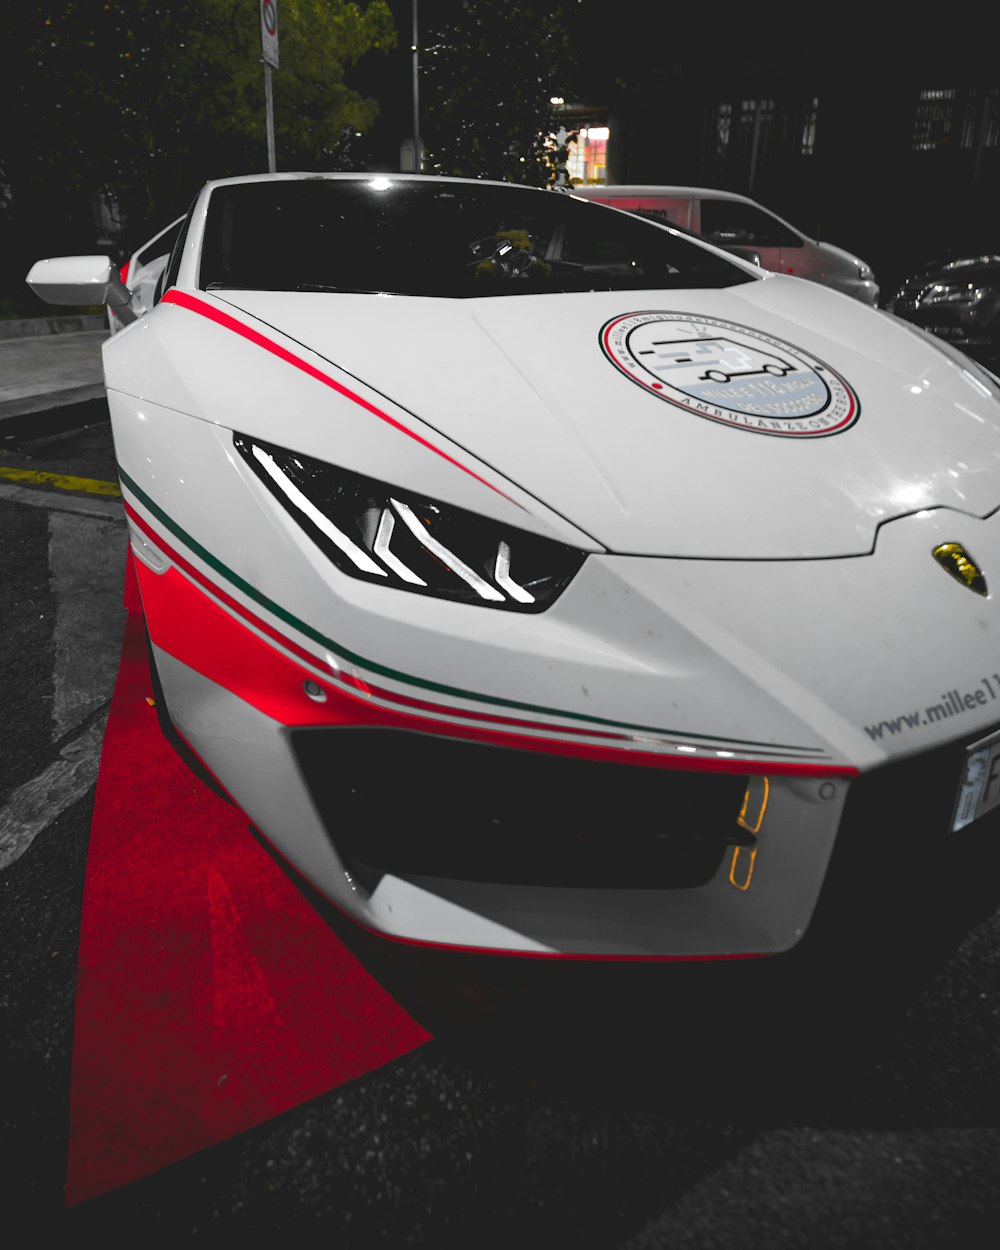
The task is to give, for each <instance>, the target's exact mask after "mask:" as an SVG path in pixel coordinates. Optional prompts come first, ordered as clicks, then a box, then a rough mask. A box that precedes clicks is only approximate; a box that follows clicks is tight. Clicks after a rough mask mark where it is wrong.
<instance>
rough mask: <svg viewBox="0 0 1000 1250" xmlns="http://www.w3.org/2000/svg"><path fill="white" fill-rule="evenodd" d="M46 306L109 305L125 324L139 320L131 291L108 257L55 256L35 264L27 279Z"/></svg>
mask: <svg viewBox="0 0 1000 1250" xmlns="http://www.w3.org/2000/svg"><path fill="white" fill-rule="evenodd" d="M25 281H26V282H27V284H28V286H30V287H31V289H32V290H33V291H34V292H35V294H36V295H37V296H38V297H39V298H40V299H43V300H45V302H46V303H47V304H107V305H108V307H110V308H114V309H115V310H116V311H117V313H118V316H119V317H120V318H121V319H122V320H123V321H135V320H136V319H137V318H136V316H135V314H134V313H133V312H132V310H131V309H130V308H129V307H128V305H129V304H130V303H131V301H132V292H131V291H130V290H129V289H128V287H127V286H126V285H125V283H124V282H123V281H122V279H121V274H120V273H119V272H118V266H117V265H115V263H114V262H113V261H112V260H111V258H110V257H108V256H54V257H52V259H51V260H39V261H36V262H35V264H34V265H32V266H31V269H30V270H29V271H28V276H27V278H26V279H25Z"/></svg>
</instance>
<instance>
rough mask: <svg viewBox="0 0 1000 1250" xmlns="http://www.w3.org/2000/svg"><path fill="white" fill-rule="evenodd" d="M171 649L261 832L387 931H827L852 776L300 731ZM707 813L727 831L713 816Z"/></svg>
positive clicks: (189, 704) (776, 945)
mask: <svg viewBox="0 0 1000 1250" xmlns="http://www.w3.org/2000/svg"><path fill="white" fill-rule="evenodd" d="M154 656H155V660H156V665H157V668H158V670H159V673H160V677H161V681H162V683H163V686H164V688H165V690H167V691H169V694H168V695H167V700H168V707H169V713H170V716H171V719H172V720H173V721H174V724H175V725H176V727H177V729H178V730H179V731H180V733H181V734H182V736H183V737H184V739H185V740H186V741H187V742H188V743H189V744H190V745H191V746H192V748H193V749H194V750H195V751H196V752H197V754H198V755H199V756H200V757H201V758H202V759H203V760H204V761H205V763H206V764H207V765H208V767H209V768H210V769H211V771H212V772H213V773H214V774H215V776H216V777H217V778H218V779H219V781H220V782H221V783H222V785H223V786H224V787H225V788H226V789H227V790H229V791H230V792H231V793H233V794H235V795H238V796H239V801H240V804H241V806H242V807H243V809H244V811H245V812H246V814H247V816H248V818H249V819H250V821H251V822H252V823H253V825H254V826H255V827H256V828H257V829H259V830H260V831H261V832H262V833H263V834H264V835H265V837H267V838H268V840H269V841H270V842H271V843H272V844H273V845H274V846H275V847H276V848H277V850H278V851H279V852H280V853H281V854H282V855H283V857H284V858H286V859H287V860H288V861H289V862H290V863H291V864H292V865H293V866H294V867H295V868H297V869H298V870H299V871H300V872H301V873H302V874H303V875H304V876H305V877H306V878H307V879H308V880H309V881H310V882H312V884H313V885H315V886H316V887H317V888H318V889H319V890H320V891H321V892H322V893H323V894H324V895H325V896H326V897H327V898H328V899H329V900H330V901H331V902H333V903H334V904H335V905H336V906H338V907H339V908H340V909H342V910H343V911H345V912H347V913H348V914H349V915H351V916H352V917H353V918H354V919H355V920H357V921H358V922H360V923H361V924H362V925H365V926H367V927H370V928H372V929H374V930H376V931H378V932H380V933H382V934H385V935H388V936H390V937H394V938H400V939H404V940H408V941H414V942H419V943H429V944H442V945H446V946H450V947H459V948H462V949H471V950H485V951H497V952H506V953H512V954H522V955H536V956H546V955H548V956H559V955H562V956H578V957H592V958H624V959H637V958H638V959H642V958H651V957H652V958H682V959H683V958H710V957H726V956H748V955H762V954H773V953H777V952H780V951H784V950H787V949H789V948H790V947H791V946H793V945H794V944H795V943H796V942H797V941H798V940H799V939H800V938H801V937H802V935H803V934H804V932H805V930H806V928H807V926H808V924H809V919H810V917H811V915H812V912H813V909H814V907H815V905H816V900H817V897H818V895H819V891H820V888H821V886H822V882H823V878H824V874H825V871H826V866H827V862H828V860H829V857H830V854H831V852H832V849H833V845H834V840H835V837H836V833H837V828H838V825H839V823H840V815H841V812H842V810H843V804H844V801H845V799H846V796H847V793H848V788H849V787H848V784H847V781H846V780H843V779H839V778H835V779H830V778H811V777H805V776H803V777H783V776H776V777H769V778H767V779H766V781H765V780H764V778H763V777H762V776H756V777H754V778H752V779H751V778H750V777H746V776H739V777H735V776H720V777H714V776H706V775H704V774H693V775H692V774H679V775H673V774H669V773H667V772H665V771H664V772H661V771H660V770H652V769H646V768H630V767H626V766H621V767H619V766H615V765H609V764H603V763H598V762H594V761H581V760H566V759H565V758H563V757H560V756H551V755H545V754H541V755H539V754H535V753H533V752H525V751H511V750H510V749H507V748H493V747H489V746H485V747H472V748H471V750H472V751H481V752H484V753H485V758H483V759H481V760H479V761H476V762H475V763H474V764H470V762H469V758H468V751H469V750H470V748H469V745H468V744H467V743H462V742H459V741H456V740H454V739H441V738H437V737H435V738H433V739H430V740H427V739H424V740H423V741H420V740H417V739H415V738H414V736H413V735H410V734H406V733H403V734H400V733H399V732H398V731H393V732H391V733H389V734H388V738H389V740H388V741H387V736H386V735H385V734H384V732H383V731H380V730H378V729H374V730H372V729H367V730H365V729H362V730H357V729H346V730H345V729H322V728H320V729H317V728H301V727H298V728H296V727H289V726H286V725H282V724H280V723H279V722H278V721H276V720H274V719H273V718H271V717H268V716H265V715H264V714H262V713H261V712H259V711H257V710H256V709H254V708H252V707H251V706H250V705H249V704H248V703H246V702H245V701H243V700H242V699H239V698H237V697H236V696H235V695H233V694H231V693H229V691H227V690H225V689H223V688H222V687H220V686H219V685H217V684H215V683H213V682H211V681H209V680H208V679H206V678H205V677H203V676H201V675H200V674H198V673H196V672H195V671H194V670H193V669H191V668H189V667H188V666H186V665H184V664H182V663H180V662H179V661H177V660H176V659H174V658H173V657H171V656H170V655H168V654H167V653H166V652H165V651H162V650H160V649H159V648H157V647H155V646H154ZM359 734H360V735H364V734H369V735H371V738H372V741H371V742H370V744H367V743H363V742H359V741H358V736H359ZM338 739H339V741H338ZM393 739H394V740H393ZM428 746H429V747H430V750H428V749H427V748H428ZM512 757H516V758H513V759H512ZM431 761H433V768H431V769H429V770H428V764H429V762H431ZM567 764H569V765H571V766H575V767H573V768H571V769H570V770H569V771H567V769H566V765H567ZM528 772H530V773H531V774H533V787H532V788H531V789H528V790H525V789H522V788H521V787H520V782H521V781H523V779H524V777H525V775H526V773H528ZM626 772H627V773H629V774H632V773H634V774H635V777H634V784H632V785H629V784H628V781H629V779H628V778H623V776H622V774H623V773H626ZM605 773H609V774H611V776H605V775H602V774H605ZM678 782H679V783H680V784H679V785H678V784H671V783H678ZM692 782H694V783H695V784H694V786H693V788H692V787H691V783H692ZM656 783H663V784H661V785H659V786H657V784H656ZM570 787H571V788H570ZM686 788H687V789H688V791H689V792H688V794H687V795H686V796H682V798H681V799H678V798H677V796H678V792H679V791H683V790H685V789H686ZM657 790H659V792H660V796H661V802H660V803H659V805H657V804H656V803H655V802H654V801H653V795H654V793H655V792H656V791H657ZM748 791H749V795H748ZM765 794H766V799H765ZM671 797H672V798H674V799H675V800H677V801H678V802H679V803H681V808H682V815H681V816H678V815H677V813H676V812H674V811H671V810H670V809H669V808H667V807H666V806H665V803H666V801H667V799H668V798H671ZM745 797H748V798H749V801H748V803H747V808H746V814H745V817H744V823H743V824H742V825H741V824H739V823H738V817H739V815H740V812H741V811H742V810H743V801H744V798H745ZM685 798H686V800H687V802H688V806H687V808H686V809H683V802H684V799H685ZM698 804H703V805H704V807H705V808H706V809H707V810H709V811H710V812H711V819H710V820H709V821H708V822H707V823H706V822H705V821H704V820H702V821H698V822H697V823H695V821H694V816H695V814H696V812H697V805H698ZM533 809H538V810H533ZM519 811H521V812H523V819H520V820H519V819H517V814H518V812H519ZM723 816H724V817H725V819H724V821H723ZM754 829H756V832H753V830H754ZM727 838H728V839H729V840H727ZM459 873H460V874H464V875H456V874H459Z"/></svg>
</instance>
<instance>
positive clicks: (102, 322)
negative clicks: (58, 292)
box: [0, 313, 108, 341]
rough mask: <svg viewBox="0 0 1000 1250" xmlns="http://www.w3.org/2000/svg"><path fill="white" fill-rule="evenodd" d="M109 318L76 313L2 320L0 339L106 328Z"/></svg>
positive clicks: (76, 332)
mask: <svg viewBox="0 0 1000 1250" xmlns="http://www.w3.org/2000/svg"><path fill="white" fill-rule="evenodd" d="M107 328H108V319H107V317H106V316H104V315H103V314H101V313H93V314H91V313H76V314H74V315H73V316H70V317H25V318H23V319H21V320H17V319H13V320H10V321H4V320H0V341H3V340H4V339H26V338H34V337H35V336H36V335H39V334H79V333H80V331H81V330H106V329H107Z"/></svg>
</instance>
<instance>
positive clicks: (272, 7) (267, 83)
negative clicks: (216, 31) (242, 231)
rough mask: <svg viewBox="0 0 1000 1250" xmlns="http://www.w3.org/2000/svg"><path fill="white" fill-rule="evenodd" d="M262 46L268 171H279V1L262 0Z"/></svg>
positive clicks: (271, 172)
mask: <svg viewBox="0 0 1000 1250" xmlns="http://www.w3.org/2000/svg"><path fill="white" fill-rule="evenodd" d="M260 46H261V51H262V52H263V54H264V107H265V109H266V112H267V171H268V173H270V174H273V173H274V171H275V170H276V169H277V161H276V159H275V155H274V96H273V94H272V92H271V70H272V69H277V68H278V0H260Z"/></svg>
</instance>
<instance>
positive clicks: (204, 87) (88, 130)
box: [0, 0, 396, 229]
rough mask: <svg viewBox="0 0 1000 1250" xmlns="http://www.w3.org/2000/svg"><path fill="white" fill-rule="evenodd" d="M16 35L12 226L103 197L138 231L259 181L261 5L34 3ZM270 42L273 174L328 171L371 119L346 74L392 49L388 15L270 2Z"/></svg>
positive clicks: (9, 181) (16, 18)
mask: <svg viewBox="0 0 1000 1250" xmlns="http://www.w3.org/2000/svg"><path fill="white" fill-rule="evenodd" d="M12 21H13V23H14V32H13V37H14V45H15V46H17V47H20V48H21V49H23V52H22V58H21V60H20V62H19V63H18V64H16V65H15V66H14V67H13V68H12V70H11V72H10V73H9V74H8V75H7V77H6V80H5V81H4V82H3V85H2V87H0V90H2V97H0V98H2V99H3V103H4V105H5V106H6V110H7V111H6V116H7V117H8V118H9V117H11V116H15V117H20V118H23V119H25V121H26V122H27V121H29V120H30V125H25V126H24V127H23V128H22V129H21V130H20V131H19V132H18V133H14V134H11V133H10V131H9V130H8V135H7V137H6V141H5V143H4V145H3V148H2V150H0V171H2V177H0V182H3V183H5V184H6V185H7V186H8V187H9V188H10V191H9V199H8V206H7V207H8V215H9V214H10V213H11V212H13V213H15V214H18V216H21V215H22V213H23V211H24V210H26V209H27V208H28V206H29V205H30V204H31V201H32V200H37V199H39V198H40V197H41V193H46V194H48V195H58V196H59V197H60V198H63V197H64V196H65V194H66V193H67V192H68V193H70V194H72V193H74V192H80V193H90V192H95V191H105V192H108V193H110V194H111V195H113V196H114V197H116V199H117V200H118V201H119V203H120V204H121V205H122V208H123V210H124V212H125V215H126V217H127V219H128V221H129V222H130V223H135V224H136V226H137V228H139V227H141V228H143V229H145V228H146V227H147V226H155V225H156V224H163V223H165V222H166V221H169V220H170V217H171V216H172V215H177V213H179V212H180V211H182V210H183V208H184V207H185V206H186V205H187V203H188V202H189V200H190V198H191V196H192V194H193V193H194V191H195V190H197V188H198V186H200V185H201V183H202V182H203V181H204V180H205V179H206V178H209V177H223V176H226V175H229V174H241V173H250V172H254V171H257V170H262V169H266V168H267V146H266V131H265V110H264V77H263V68H262V60H261V46H260V26H259V10H258V4H257V0H172V2H168V0H40V2H39V3H38V5H37V6H36V7H35V8H33V9H32V8H31V7H30V6H28V7H27V8H22V9H15V10H14V14H13V17H12ZM279 33H280V38H281V69H280V70H279V71H276V72H275V73H274V74H273V88H274V117H275V130H276V149H277V153H278V168H279V169H281V168H285V169H294V168H324V169H330V168H336V167H338V166H340V165H342V164H343V163H345V162H346V161H347V160H348V159H349V155H348V149H349V145H348V144H346V143H345V139H346V138H348V137H352V136H354V135H355V134H356V133H357V132H363V131H364V130H365V129H366V128H367V127H368V126H370V125H371V123H372V121H373V119H374V117H375V116H376V114H377V112H378V105H377V103H376V101H375V100H374V99H371V98H365V97H363V96H362V95H361V94H359V92H357V91H356V90H354V89H353V88H352V87H351V85H350V82H349V71H350V68H351V66H353V65H354V64H355V63H356V62H357V61H358V60H359V59H360V58H361V57H363V56H365V55H366V54H367V53H369V52H371V51H374V50H386V49H388V48H390V47H392V46H393V45H394V44H395V41H396V33H395V25H394V23H393V19H392V15H391V12H390V9H389V6H388V4H387V3H386V0H368V2H367V3H353V2H351V0H280V3H279ZM15 129H16V128H15ZM19 209H20V210H21V213H19V212H18V210H19Z"/></svg>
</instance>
